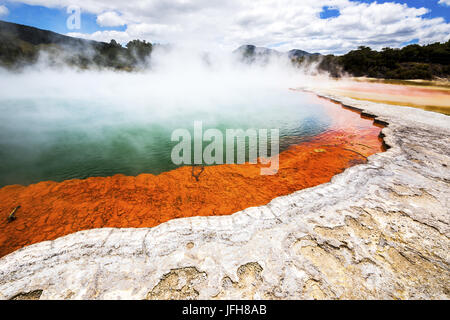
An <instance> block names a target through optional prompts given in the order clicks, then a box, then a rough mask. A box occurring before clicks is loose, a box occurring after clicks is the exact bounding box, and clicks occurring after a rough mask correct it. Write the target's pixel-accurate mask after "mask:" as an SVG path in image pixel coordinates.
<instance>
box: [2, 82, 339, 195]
mask: <svg viewBox="0 0 450 320" xmlns="http://www.w3.org/2000/svg"><path fill="white" fill-rule="evenodd" d="M230 101H231V104H230ZM177 103H178V104H179V101H177ZM212 103H213V104H211V105H208V103H207V102H205V103H203V104H201V105H197V104H195V101H194V102H192V101H190V102H188V103H187V105H183V104H179V105H174V104H164V103H161V101H159V102H156V101H155V102H151V101H141V102H139V103H138V104H136V101H135V100H133V102H130V103H129V104H127V102H126V101H124V100H123V99H122V100H118V101H96V100H94V101H92V100H89V99H70V100H65V99H61V98H38V99H36V98H33V99H4V98H3V99H2V98H0V123H1V129H0V186H5V185H9V184H23V185H27V184H31V183H36V182H38V181H45V180H54V181H62V180H67V179H74V178H87V177H93V176H111V175H114V174H118V173H121V174H125V175H138V174H140V173H152V174H159V173H161V172H164V171H168V170H171V169H175V168H176V167H177V166H176V165H174V164H173V163H172V161H171V159H170V155H171V150H172V148H173V147H174V146H175V145H176V144H177V142H172V141H171V134H172V131H173V130H175V129H177V128H185V129H188V130H189V131H190V132H191V134H192V133H193V124H194V121H202V122H203V127H204V130H206V129H208V128H216V129H219V130H220V131H221V132H223V133H224V134H225V130H226V129H244V130H246V129H249V128H254V129H273V128H276V129H279V130H280V146H281V150H283V149H286V148H287V147H288V146H289V145H291V144H297V143H299V142H301V141H303V140H305V139H307V138H308V137H311V136H314V135H317V134H319V133H322V132H324V131H326V130H327V129H328V128H329V125H330V123H331V119H330V118H329V116H328V115H327V114H326V112H325V110H324V109H323V107H322V106H321V105H320V104H316V103H314V102H313V100H309V99H308V98H307V97H306V96H303V95H302V94H300V93H298V92H294V93H293V92H289V91H287V90H286V91H283V92H273V93H267V92H266V93H265V95H264V98H261V99H258V98H254V99H248V101H241V100H239V99H238V100H236V101H233V100H232V99H230V100H229V101H223V102H222V103H220V102H219V103H217V101H215V102H212ZM207 144H208V143H204V146H206V145H207ZM269 149H270V148H269Z"/></svg>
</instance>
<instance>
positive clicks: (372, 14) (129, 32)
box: [13, 0, 450, 53]
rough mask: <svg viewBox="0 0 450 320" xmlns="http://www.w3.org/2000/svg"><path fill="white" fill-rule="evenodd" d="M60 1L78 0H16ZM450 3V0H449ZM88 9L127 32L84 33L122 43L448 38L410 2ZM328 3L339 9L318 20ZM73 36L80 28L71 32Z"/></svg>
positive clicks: (347, 43)
mask: <svg viewBox="0 0 450 320" xmlns="http://www.w3.org/2000/svg"><path fill="white" fill-rule="evenodd" d="M13 1H17V2H24V3H28V4H39V5H43V6H47V7H53V8H62V7H65V6H67V5H69V4H71V3H72V2H73V0H13ZM445 2H449V0H445ZM77 5H79V6H80V7H81V8H82V12H90V13H93V14H96V15H97V17H98V19H97V21H98V23H99V25H103V26H113V25H114V26H117V25H124V24H126V25H127V28H126V30H125V31H114V32H113V31H98V32H95V33H93V34H84V35H80V34H77V35H78V36H82V37H85V38H89V39H94V40H103V41H109V40H110V39H111V38H110V37H114V38H115V39H116V40H117V41H120V42H122V43H124V42H127V41H129V40H132V39H145V40H147V41H151V42H160V43H168V42H170V43H182V44H188V45H191V46H202V47H207V49H210V50H212V49H213V47H214V48H224V49H227V50H232V49H234V48H236V47H238V46H240V45H242V44H249V43H251V44H255V45H258V46H268V45H271V44H279V43H282V45H281V46H279V47H278V49H279V50H289V49H292V48H299V49H303V50H307V51H310V52H321V53H345V52H347V51H349V50H351V49H354V48H356V47H358V46H360V45H367V46H371V47H373V48H375V49H381V48H383V47H386V46H391V47H397V46H400V45H401V44H402V43H405V42H408V41H411V40H413V39H419V43H421V44H425V43H431V42H435V41H441V42H444V41H447V40H448V39H449V34H450V24H449V23H446V22H445V20H444V19H443V18H433V19H430V18H424V15H425V14H426V13H427V12H428V9H425V8H413V7H408V5H406V4H399V3H394V2H387V3H382V4H381V3H376V2H374V3H371V4H367V3H360V2H355V1H350V0H302V1H299V0H252V1H242V0H172V1H170V2H168V1H164V0H148V1H141V0H127V1H122V0H79V1H78V2H77ZM323 6H331V7H333V8H335V9H338V10H339V11H340V16H338V17H335V18H333V19H327V20H323V19H320V12H321V11H322V8H323ZM71 35H74V34H71Z"/></svg>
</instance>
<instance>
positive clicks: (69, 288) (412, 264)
mask: <svg viewBox="0 0 450 320" xmlns="http://www.w3.org/2000/svg"><path fill="white" fill-rule="evenodd" d="M332 98H333V97H332ZM334 98H335V99H336V100H339V99H340V98H337V97H334ZM341 101H342V102H343V103H344V104H345V105H348V106H352V107H356V108H359V109H361V110H364V112H365V113H368V114H371V115H374V116H377V118H378V119H379V120H380V121H384V122H386V123H389V126H388V127H387V128H385V129H383V134H384V135H385V142H386V143H387V144H388V145H389V146H390V147H391V148H390V149H389V150H388V151H387V152H385V153H381V154H376V155H373V156H371V157H369V162H368V163H367V164H363V165H357V166H354V167H352V168H349V169H347V170H346V171H345V172H344V173H342V174H339V175H337V176H335V177H334V178H333V179H332V181H331V182H330V183H327V184H323V185H320V186H317V187H314V188H310V189H305V190H302V191H298V192H296V193H294V194H291V195H289V196H284V197H280V198H277V199H274V200H273V201H272V202H271V203H270V204H268V205H266V206H262V207H258V208H249V209H246V210H244V211H241V212H238V213H235V214H233V215H231V216H222V217H193V218H185V219H178V220H171V221H169V222H167V223H164V224H161V225H159V226H157V227H154V228H150V229H149V228H142V229H112V228H106V229H95V230H89V231H81V232H78V233H75V234H71V235H68V236H65V237H62V238H58V239H56V240H54V241H46V242H41V243H38V244H35V245H31V246H29V247H25V248H23V249H20V250H18V251H16V252H14V253H12V254H9V255H7V256H5V257H3V258H2V259H0V298H3V299H10V298H21V297H22V298H27V297H28V298H30V297H31V298H40V299H52V298H59V299H77V298H81V299H117V298H133V299H145V298H147V299H167V298H184V299H196V298H199V299H206V298H218V299H229V298H236V299H240V298H250V299H251V298H254V299H258V298H268V299H312V298H315V299H322V298H333V299H334V298H338V299H369V298H387V299H429V298H431V299H448V298H449V297H450V292H449V291H450V269H449V258H450V257H449V245H450V242H449V238H448V237H449V233H450V226H449V224H450V215H449V208H450V197H449V193H450V168H449V166H450V117H448V116H445V115H441V114H437V113H431V112H426V111H422V110H418V109H413V108H408V107H393V106H386V105H381V104H374V103H368V102H361V101H359V102H357V101H355V100H351V99H344V98H342V99H341Z"/></svg>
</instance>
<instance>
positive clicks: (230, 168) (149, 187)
mask: <svg viewBox="0 0 450 320" xmlns="http://www.w3.org/2000/svg"><path fill="white" fill-rule="evenodd" d="M282 101H283V103H279V104H277V105H266V106H265V108H264V109H259V110H264V111H265V112H267V114H265V115H262V114H261V115H260V114H256V113H254V114H253V115H252V117H253V119H251V118H250V113H248V114H247V115H246V117H242V116H238V114H235V116H236V118H232V117H231V114H230V113H228V112H227V113H225V115H226V116H225V115H219V114H217V115H216V116H214V117H213V115H212V114H210V115H209V117H206V116H205V115H204V118H202V119H206V120H205V121H206V122H207V123H208V124H209V125H213V124H214V125H217V123H218V122H217V121H218V119H220V121H219V125H218V127H220V128H222V127H226V126H227V125H229V124H230V125H231V124H234V125H236V124H239V125H241V126H242V127H244V128H245V127H246V126H250V125H252V126H253V125H255V123H258V124H261V125H264V126H269V127H274V126H279V127H280V128H281V130H280V133H281V141H283V142H282V144H283V145H284V146H283V150H282V151H281V152H280V154H279V170H278V172H277V174H275V175H267V176H264V175H261V174H260V167H261V166H262V165H261V164H249V163H245V164H231V165H229V164H224V165H214V166H207V167H204V168H203V169H202V170H199V167H189V166H183V167H179V168H176V169H173V170H169V169H171V168H172V166H171V164H170V163H166V160H167V156H166V154H165V153H166V152H167V153H169V152H170V150H169V149H170V148H169V147H170V143H169V144H167V141H168V140H167V134H169V132H170V129H171V128H174V127H177V126H179V125H182V126H183V125H186V126H189V121H190V120H191V119H193V118H195V117H187V116H186V117H185V118H186V119H187V120H183V121H181V122H178V121H177V122H176V124H171V123H170V121H168V120H167V121H168V122H167V123H166V126H165V127H163V126H161V125H159V126H156V125H154V127H151V126H150V127H147V126H146V125H144V123H140V124H139V125H135V126H131V125H130V124H128V125H125V123H123V124H122V123H121V124H120V125H117V124H116V126H112V127H109V126H101V125H100V122H97V121H96V120H92V119H84V120H85V122H84V123H81V122H80V123H79V126H74V125H73V126H68V127H66V130H64V125H63V124H66V126H67V125H68V124H69V123H67V121H68V120H67V119H66V120H64V117H61V118H59V120H61V121H60V122H59V121H57V123H58V125H50V124H49V122H51V121H50V120H48V121H49V122H47V124H48V125H49V126H50V127H51V130H50V132H51V133H53V134H54V135H55V136H56V137H57V138H55V139H54V140H51V142H52V143H50V141H46V143H47V144H46V145H44V147H45V148H39V144H38V142H39V141H43V140H46V139H49V137H50V133H47V132H46V131H45V130H43V132H44V133H45V135H44V136H40V135H39V134H36V132H38V128H39V126H38V125H37V124H36V125H35V126H24V127H23V128H22V129H21V130H23V131H22V132H25V131H26V130H29V132H30V133H33V132H34V134H31V135H30V136H28V137H27V138H26V139H25V137H20V136H19V135H18V136H16V137H15V138H16V139H18V140H20V139H22V141H26V142H27V144H26V146H25V147H21V146H14V144H11V143H10V144H9V146H10V148H11V149H10V152H11V150H14V148H16V149H15V150H16V151H14V152H15V153H16V155H18V154H19V153H22V155H26V154H27V152H28V156H27V157H26V159H21V158H20V157H16V158H15V161H16V162H15V164H16V167H14V158H13V157H14V156H13V155H11V156H9V158H8V159H9V160H8V161H9V162H7V163H9V168H8V170H10V171H14V170H16V172H18V171H17V168H21V170H23V171H22V173H23V174H22V175H14V174H10V172H8V170H5V169H2V174H3V179H4V180H3V181H4V182H7V181H11V180H14V179H16V182H18V181H19V180H21V181H24V180H22V179H25V180H26V179H30V178H29V177H28V176H27V175H26V174H25V173H26V172H32V170H33V168H38V173H37V174H34V175H32V179H41V178H43V180H45V179H48V178H49V177H54V178H55V180H56V178H57V179H58V180H63V179H64V178H66V177H67V178H68V177H86V176H91V177H89V178H87V179H73V180H64V181H62V182H55V181H43V182H39V183H37V184H32V185H30V186H21V185H9V186H5V187H3V188H1V189H0V212H1V213H2V215H3V216H4V219H1V220H0V229H1V230H2V232H1V233H0V256H3V255H5V254H8V253H10V252H12V251H14V250H16V249H19V248H21V247H23V246H26V245H29V244H33V243H37V242H40V241H45V240H52V239H55V238H57V237H60V236H63V235H66V234H70V233H73V232H77V231H80V230H86V229H92V228H102V227H153V226H156V225H158V224H160V223H163V222H165V221H168V220H170V219H174V218H182V217H190V216H208V215H226V214H232V213H234V212H238V211H240V210H243V209H245V208H249V207H253V206H259V205H264V204H267V203H268V202H270V200H272V199H274V198H275V197H278V196H282V195H287V194H290V193H292V192H294V191H297V190H301V189H304V188H308V187H313V186H316V185H319V184H322V183H325V182H328V181H330V180H331V178H332V177H333V176H334V175H336V174H338V173H341V172H343V171H344V170H345V169H346V168H348V167H350V166H353V165H357V164H362V163H365V162H366V161H367V157H368V156H370V155H372V154H374V153H377V152H381V151H383V146H382V140H381V139H380V137H379V136H380V131H381V129H382V128H381V126H379V125H374V123H373V119H369V118H364V117H361V115H360V114H359V113H358V112H355V111H351V110H349V109H345V108H344V107H342V105H340V104H336V103H332V102H330V101H328V100H325V99H321V98H318V97H316V96H314V95H311V94H305V93H301V92H295V91H291V92H285V96H284V99H282ZM261 107H264V105H261ZM271 108H276V112H273V110H271ZM242 110H243V111H245V112H249V110H245V109H244V108H242ZM76 116H78V118H79V119H83V117H82V116H80V113H78V115H76ZM23 118H24V119H27V117H23ZM30 118H31V119H32V118H33V117H29V118H28V121H29V119H30ZM101 118H102V119H105V118H106V116H105V115H103V116H102V117H101ZM52 120H53V119H52ZM65 121H66V122H65ZM31 123H33V122H30V124H31ZM94 123H96V124H97V125H98V128H97V131H96V132H97V134H96V135H93V137H91V136H87V135H86V134H83V131H82V130H81V129H82V127H83V125H87V126H88V127H89V128H90V127H92V125H93V124H94ZM145 123H147V122H145ZM147 124H148V123H147ZM169 124H171V125H169ZM42 128H47V127H46V126H45V125H44V126H43V127H42ZM74 128H76V129H77V130H74ZM56 129H58V130H56ZM8 130H9V131H7V132H10V134H11V132H14V128H12V126H11V125H10V124H9V126H8ZM89 132H90V133H91V134H92V131H89ZM105 132H106V133H105ZM72 135H73V136H72ZM11 137H14V135H12V134H11ZM40 139H42V140H40ZM18 140H16V141H18ZM147 140H148V141H147ZM139 143H141V144H142V146H140V145H139ZM129 144H131V146H130V145H129ZM22 148H23V149H22ZM34 148H37V150H35V149H34ZM84 148H86V149H87V150H88V151H86V150H84ZM105 148H106V149H107V150H108V151H105ZM72 149H75V150H77V151H74V150H72ZM156 151H157V154H156V156H155V157H154V158H151V157H150V155H153V154H154V152H156ZM122 152H124V153H125V154H123V155H122V154H121V153H122ZM52 155H53V156H52ZM55 155H56V156H55ZM146 155H147V156H148V158H146ZM108 156H112V158H109V157H108ZM33 157H36V158H38V159H39V157H44V158H40V161H43V162H41V163H40V164H41V166H42V168H39V165H38V164H36V163H32V161H31V160H33V159H34V158H33ZM115 157H117V158H115ZM46 161H49V162H48V163H46ZM103 167H107V169H104V168H103ZM27 170H28V171H27ZM119 170H123V171H122V172H125V173H127V174H130V173H141V172H142V171H141V170H148V171H152V172H156V173H159V174H158V175H154V174H151V173H141V174H139V175H137V176H133V175H123V174H119V175H117V174H116V175H114V176H108V177H94V176H95V175H108V174H111V175H112V174H115V173H118V171H119ZM166 170H169V171H166ZM52 171H54V172H52ZM161 172H162V173H161ZM195 176H196V177H197V178H196V177H195ZM8 179H9V180H8ZM32 179H30V180H32ZM30 180H28V181H30ZM19 205H20V208H19V210H17V212H16V217H17V219H16V220H14V221H13V222H7V219H6V217H7V215H8V214H9V212H11V210H12V209H13V208H15V207H17V206H19Z"/></svg>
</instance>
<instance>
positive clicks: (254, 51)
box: [233, 44, 320, 63]
mask: <svg viewBox="0 0 450 320" xmlns="http://www.w3.org/2000/svg"><path fill="white" fill-rule="evenodd" d="M233 53H234V54H237V55H239V56H240V57H241V58H242V59H243V60H244V61H245V62H250V63H251V62H255V61H258V62H268V60H269V59H270V58H271V57H286V58H289V59H291V60H293V59H298V58H302V57H310V56H319V55H320V54H319V53H309V52H306V51H303V50H299V49H293V50H290V51H289V52H286V53H284V52H279V51H277V50H274V49H270V48H265V47H256V46H254V45H251V44H246V45H242V46H240V47H239V48H237V49H236V50H234V51H233Z"/></svg>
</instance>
